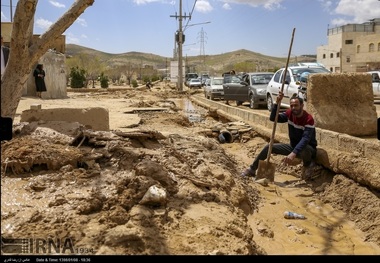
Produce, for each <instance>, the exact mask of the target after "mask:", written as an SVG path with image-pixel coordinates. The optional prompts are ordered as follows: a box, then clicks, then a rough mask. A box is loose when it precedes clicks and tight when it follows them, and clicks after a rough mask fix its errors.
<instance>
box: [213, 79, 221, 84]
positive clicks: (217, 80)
mask: <svg viewBox="0 0 380 263" xmlns="http://www.w3.org/2000/svg"><path fill="white" fill-rule="evenodd" d="M212 84H214V85H223V79H214V80H213V81H212Z"/></svg>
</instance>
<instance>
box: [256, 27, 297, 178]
mask: <svg viewBox="0 0 380 263" xmlns="http://www.w3.org/2000/svg"><path fill="white" fill-rule="evenodd" d="M295 30H296V29H295V28H293V32H292V39H291V41H290V47H289V53H288V59H287V60H286V66H285V70H284V75H283V78H282V85H281V92H283V90H284V86H285V79H286V74H287V73H288V65H289V59H290V54H291V51H292V46H293V38H294V32H295ZM280 106H281V101H280V102H279V105H277V110H276V117H275V119H274V124H273V131H272V136H271V138H270V142H269V149H268V155H267V159H266V160H260V161H259V167H258V168H257V171H256V180H259V179H261V178H267V179H268V180H269V181H271V182H273V181H274V174H275V171H276V165H275V164H274V163H270V162H269V160H270V156H271V154H272V148H273V141H274V135H275V133H276V126H277V120H278V114H279V112H280Z"/></svg>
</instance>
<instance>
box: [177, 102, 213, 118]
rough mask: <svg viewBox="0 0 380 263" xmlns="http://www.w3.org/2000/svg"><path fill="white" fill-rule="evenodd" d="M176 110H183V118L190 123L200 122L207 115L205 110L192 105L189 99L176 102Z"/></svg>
mask: <svg viewBox="0 0 380 263" xmlns="http://www.w3.org/2000/svg"><path fill="white" fill-rule="evenodd" d="M176 103H177V105H178V108H180V109H182V110H183V113H184V114H185V116H186V117H187V118H188V119H189V121H190V122H202V121H204V119H205V118H204V116H205V115H206V114H207V110H206V109H204V108H202V107H200V106H196V105H194V104H193V103H192V102H191V101H190V100H189V99H180V100H178V101H177V102H176Z"/></svg>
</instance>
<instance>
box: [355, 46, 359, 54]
mask: <svg viewBox="0 0 380 263" xmlns="http://www.w3.org/2000/svg"><path fill="white" fill-rule="evenodd" d="M356 53H358V54H359V53H360V45H358V46H357V47H356Z"/></svg>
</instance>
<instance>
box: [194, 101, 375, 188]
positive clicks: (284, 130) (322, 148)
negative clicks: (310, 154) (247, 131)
mask: <svg viewBox="0 0 380 263" xmlns="http://www.w3.org/2000/svg"><path fill="white" fill-rule="evenodd" d="M190 99H191V100H192V102H193V103H195V104H198V105H200V106H202V107H204V108H206V109H208V110H210V111H216V112H217V113H218V115H220V116H222V117H224V118H227V119H229V120H232V121H244V122H245V123H247V124H249V125H251V126H252V128H253V129H254V130H255V131H257V132H258V133H259V134H261V135H262V136H264V137H267V138H270V137H271V135H272V130H273V122H271V121H270V120H269V111H266V114H264V113H263V114H258V113H255V112H253V111H252V110H248V109H242V108H240V107H234V106H228V105H226V104H224V103H221V102H218V101H212V100H208V99H206V98H204V97H203V96H191V97H190ZM336 125H339V123H336ZM316 131H317V134H316V135H317V141H318V156H317V163H319V164H321V165H323V166H324V167H325V168H328V169H330V170H332V171H334V172H335V173H341V174H345V175H346V176H347V177H350V178H351V179H353V180H355V181H356V182H358V183H361V184H364V185H367V186H369V187H370V188H373V189H376V190H380V141H378V140H365V139H361V138H358V137H354V136H350V135H347V134H344V133H339V132H334V131H330V130H325V129H321V128H316ZM275 141H277V142H283V143H289V137H288V124H287V123H278V124H277V126H276V134H275Z"/></svg>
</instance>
